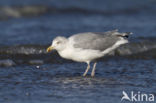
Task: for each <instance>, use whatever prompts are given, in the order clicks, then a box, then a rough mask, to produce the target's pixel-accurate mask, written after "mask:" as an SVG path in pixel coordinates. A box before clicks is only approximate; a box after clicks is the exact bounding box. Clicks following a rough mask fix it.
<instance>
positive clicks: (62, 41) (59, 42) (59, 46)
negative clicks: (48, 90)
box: [47, 36, 68, 52]
mask: <svg viewBox="0 0 156 103" xmlns="http://www.w3.org/2000/svg"><path fill="white" fill-rule="evenodd" d="M67 41H68V39H67V38H65V37H63V36H58V37H56V38H55V39H54V40H53V41H52V44H51V46H49V47H48V48H47V52H50V51H52V50H57V51H62V50H64V49H65V48H66V43H67Z"/></svg>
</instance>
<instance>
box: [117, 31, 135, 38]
mask: <svg viewBox="0 0 156 103" xmlns="http://www.w3.org/2000/svg"><path fill="white" fill-rule="evenodd" d="M131 34H133V33H132V32H125V33H119V34H116V35H117V36H119V37H125V38H128V37H129V36H130V35H131Z"/></svg>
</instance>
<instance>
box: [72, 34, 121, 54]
mask: <svg viewBox="0 0 156 103" xmlns="http://www.w3.org/2000/svg"><path fill="white" fill-rule="evenodd" d="M73 38H74V45H73V46H74V47H75V48H82V49H93V50H100V51H103V50H105V49H107V48H109V47H111V46H113V45H114V44H115V43H116V42H117V41H118V40H119V37H117V36H114V35H108V33H107V32H105V33H91V32H90V33H81V34H77V35H74V36H73Z"/></svg>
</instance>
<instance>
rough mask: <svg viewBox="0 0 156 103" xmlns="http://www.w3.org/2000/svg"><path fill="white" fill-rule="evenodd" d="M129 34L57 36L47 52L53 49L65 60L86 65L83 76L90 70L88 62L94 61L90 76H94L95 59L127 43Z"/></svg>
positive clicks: (113, 31) (105, 33) (93, 33)
mask: <svg viewBox="0 0 156 103" xmlns="http://www.w3.org/2000/svg"><path fill="white" fill-rule="evenodd" d="M129 34H131V33H129V32H125V33H119V32H118V30H112V31H108V32H101V33H96V32H86V33H78V34H75V35H72V36H70V37H69V38H66V37H63V36H57V37H56V38H55V39H54V40H53V41H52V44H51V46H50V47H49V48H47V52H50V51H51V50H53V49H55V50H56V51H57V52H58V53H59V55H60V56H61V57H63V58H65V59H70V60H73V61H77V62H85V63H87V68H86V70H85V72H84V74H83V76H86V74H87V72H88V70H89V69H90V62H92V61H95V63H94V65H93V69H92V72H91V76H94V75H95V68H96V64H97V62H96V59H99V58H101V57H103V56H105V55H106V54H108V53H109V52H111V51H113V50H115V49H116V48H118V47H119V46H121V45H123V44H126V43H128V39H127V38H128V36H129Z"/></svg>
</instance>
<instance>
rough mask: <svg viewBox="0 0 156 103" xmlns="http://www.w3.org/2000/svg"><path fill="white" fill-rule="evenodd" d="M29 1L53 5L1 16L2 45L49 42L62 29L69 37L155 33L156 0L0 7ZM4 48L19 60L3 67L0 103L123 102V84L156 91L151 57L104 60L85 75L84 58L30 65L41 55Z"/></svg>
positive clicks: (6, 1)
mask: <svg viewBox="0 0 156 103" xmlns="http://www.w3.org/2000/svg"><path fill="white" fill-rule="evenodd" d="M29 5H44V6H48V7H49V8H51V11H50V12H46V13H45V14H42V15H38V16H28V17H27V16H21V17H20V18H10V19H6V20H1V19H0V46H6V45H7V46H9V47H12V46H13V45H23V44H26V45H29V46H31V45H32V44H35V45H47V44H50V43H51V41H52V39H53V38H54V37H56V36H58V35H63V36H67V37H68V36H71V35H72V34H75V33H80V32H104V31H108V30H113V29H119V31H120V32H133V36H132V38H134V39H137V38H140V37H142V38H156V34H155V32H156V19H155V18H156V13H155V12H156V6H155V5H156V1H155V0H118V1H114V0H98V1H97V0H77V1H73V0H59V1H58V0H25V1H23V0H1V1H0V7H3V6H29ZM0 13H1V12H0ZM32 48H33V46H32ZM1 49H3V48H1ZM4 49H5V48H4ZM45 49H46V48H45ZM42 50H43V49H42ZM30 51H31V50H30ZM17 53H18V52H17ZM6 54H7V53H6ZM6 54H5V53H4V54H3V52H2V53H1V54H0V55H1V56H0V57H5V59H8V58H9V59H12V60H15V59H17V60H15V61H16V62H17V65H16V66H11V67H0V103H62V102H63V103H73V102H74V103H95V102H97V103H121V97H122V91H123V90H124V91H126V92H131V91H136V92H138V91H141V92H143V93H153V94H154V95H155V94H156V92H155V90H156V82H155V81H156V75H155V74H156V69H155V68H156V65H155V64H156V61H155V60H153V59H147V60H146V59H144V60H143V59H126V58H112V59H108V60H104V61H100V62H99V63H98V65H97V70H96V74H95V75H96V76H95V77H94V78H92V77H90V75H88V76H87V77H82V74H83V72H84V71H85V68H86V64H84V63H76V62H65V63H63V62H59V60H56V61H55V62H51V63H49V64H48V63H45V64H42V65H40V67H39V68H36V66H37V65H30V64H29V65H28V64H27V63H25V61H26V59H28V60H29V59H30V60H31V59H36V58H37V56H40V55H37V56H34V55H35V54H34V55H32V57H30V56H31V55H24V56H23V57H20V56H21V55H19V54H20V53H19V54H16V53H12V55H11V57H10V55H6ZM50 55H52V54H49V56H50ZM147 56H148V55H147ZM7 57H8V58H7ZM33 57H35V58H33ZM18 58H19V59H18ZM21 58H22V59H23V60H21V61H22V62H23V64H22V63H20V62H21V61H20V59H21ZM38 58H43V57H38ZM45 58H46V57H45ZM1 59H2V58H0V60H1ZM55 59H56V58H55ZM44 60H46V59H44ZM52 60H53V59H52ZM64 61H65V60H64ZM56 62H58V63H56ZM18 63H19V64H20V65H18ZM89 73H90V72H89ZM124 102H126V101H124ZM153 103H154V102H153Z"/></svg>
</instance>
